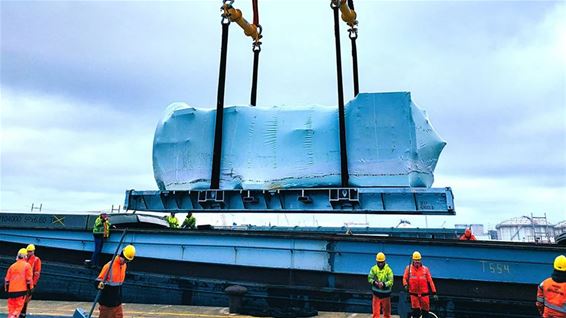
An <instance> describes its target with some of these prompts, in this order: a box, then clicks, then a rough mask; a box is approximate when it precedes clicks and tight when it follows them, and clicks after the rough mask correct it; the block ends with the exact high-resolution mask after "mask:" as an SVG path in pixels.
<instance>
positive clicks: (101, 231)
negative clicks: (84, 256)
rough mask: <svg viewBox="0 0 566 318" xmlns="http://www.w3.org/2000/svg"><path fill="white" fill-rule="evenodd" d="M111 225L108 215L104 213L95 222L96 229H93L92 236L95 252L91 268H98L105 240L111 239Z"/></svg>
mask: <svg viewBox="0 0 566 318" xmlns="http://www.w3.org/2000/svg"><path fill="white" fill-rule="evenodd" d="M111 225H112V224H111V223H110V220H109V217H108V214H106V213H104V212H103V213H100V215H99V216H98V217H97V218H96V220H95V221H94V227H93V228H92V235H93V236H94V252H92V257H91V259H90V267H97V266H98V259H99V256H100V253H101V252H102V246H104V240H105V239H107V238H108V237H110V226H111Z"/></svg>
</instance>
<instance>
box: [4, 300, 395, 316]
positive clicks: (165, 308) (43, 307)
mask: <svg viewBox="0 0 566 318" xmlns="http://www.w3.org/2000/svg"><path fill="white" fill-rule="evenodd" d="M91 306H92V303H89V302H74V301H47V300H32V301H31V302H30V304H29V306H28V317H32V318H57V317H72V315H73V312H74V311H75V308H77V307H79V308H82V309H85V310H90V307H91ZM6 316H7V310H6V299H0V317H6ZM92 317H98V306H97V308H96V309H95V310H94V313H93V315H92ZM134 317H162V318H184V317H198V318H226V317H246V318H247V317H250V318H251V317H252V316H245V315H237V314H230V313H229V310H228V307H205V306H177V305H149V304H124V318H134ZM315 317H321V318H370V317H371V314H367V313H364V314H360V313H341V312H322V311H319V312H318V316H315ZM392 317H393V318H399V316H396V315H393V316H392Z"/></svg>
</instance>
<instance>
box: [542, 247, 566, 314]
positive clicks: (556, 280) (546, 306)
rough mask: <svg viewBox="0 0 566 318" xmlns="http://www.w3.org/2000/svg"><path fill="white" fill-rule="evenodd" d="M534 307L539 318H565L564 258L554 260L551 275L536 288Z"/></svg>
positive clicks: (565, 264) (565, 260)
mask: <svg viewBox="0 0 566 318" xmlns="http://www.w3.org/2000/svg"><path fill="white" fill-rule="evenodd" d="M536 306H537V309H538V311H539V313H540V315H541V317H544V318H550V317H558V318H565V317H566V256H564V255H559V256H557V257H556V258H555V259H554V271H553V272H552V275H551V276H550V277H549V278H547V279H545V280H544V281H543V282H542V283H540V285H539V286H538V292H537V302H536Z"/></svg>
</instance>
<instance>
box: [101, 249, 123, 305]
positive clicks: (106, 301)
mask: <svg viewBox="0 0 566 318" xmlns="http://www.w3.org/2000/svg"><path fill="white" fill-rule="evenodd" d="M109 268H110V262H108V263H106V264H105V265H104V267H102V270H101V271H100V274H98V278H97V279H96V284H98V283H99V282H101V281H102V280H103V279H104V276H105V275H106V273H107V272H108V270H109ZM126 268H127V265H126V264H120V257H119V256H117V257H116V259H114V263H113V265H112V270H111V271H110V274H108V277H107V278H106V280H104V284H105V286H104V289H102V293H101V294H100V298H99V299H98V303H99V304H101V305H103V306H107V307H116V306H119V305H121V304H122V284H123V283H124V279H125V278H126Z"/></svg>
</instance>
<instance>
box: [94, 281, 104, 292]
mask: <svg viewBox="0 0 566 318" xmlns="http://www.w3.org/2000/svg"><path fill="white" fill-rule="evenodd" d="M95 284H96V288H97V289H100V290H103V289H104V282H98V283H96V282H95Z"/></svg>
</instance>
